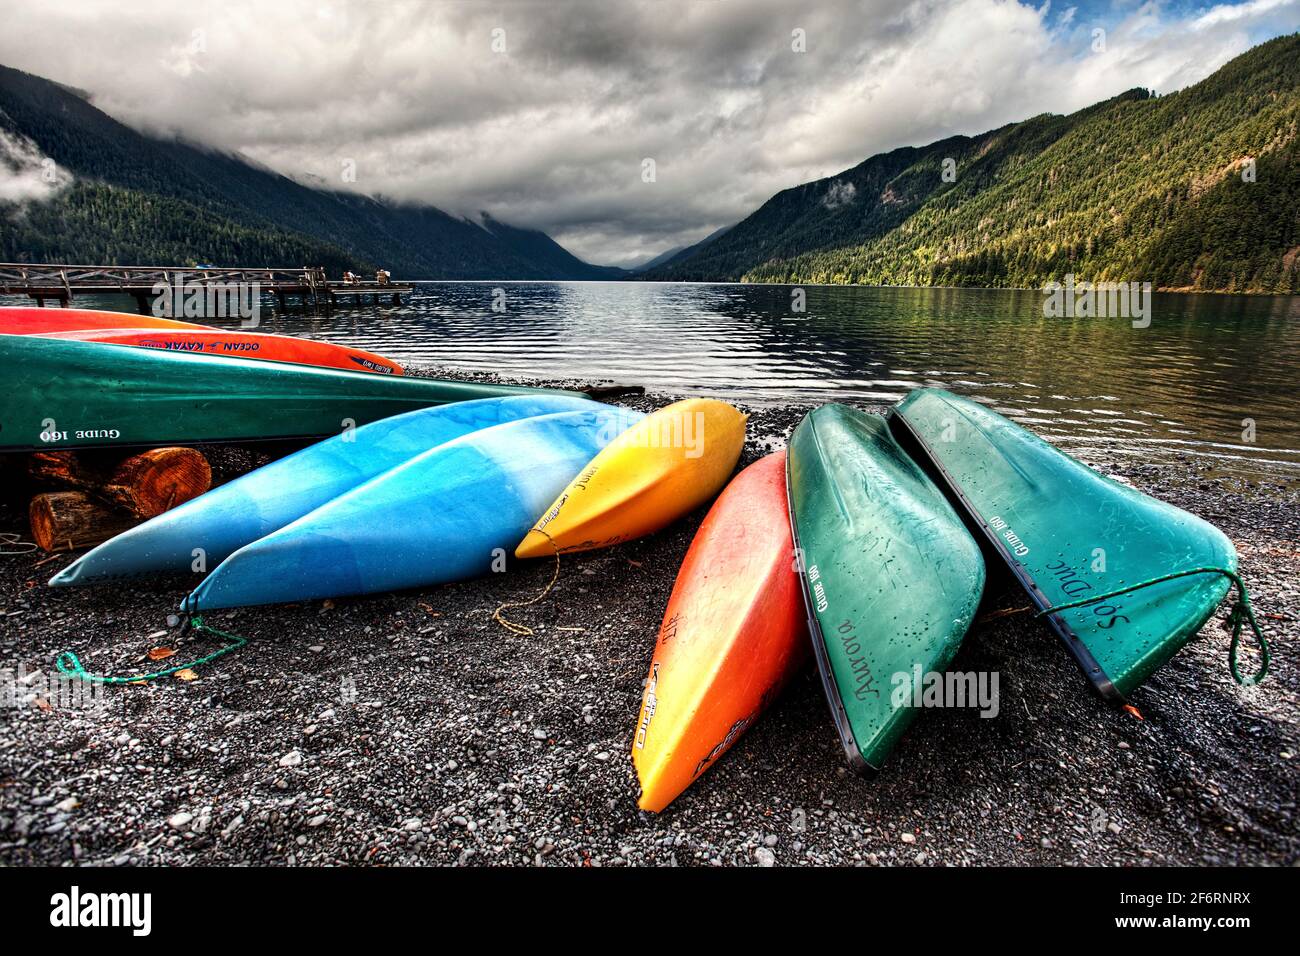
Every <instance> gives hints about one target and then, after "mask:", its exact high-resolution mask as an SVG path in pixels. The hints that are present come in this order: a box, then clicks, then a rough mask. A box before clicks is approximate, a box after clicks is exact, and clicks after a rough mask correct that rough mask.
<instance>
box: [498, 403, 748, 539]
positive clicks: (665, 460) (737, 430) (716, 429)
mask: <svg viewBox="0 0 1300 956" xmlns="http://www.w3.org/2000/svg"><path fill="white" fill-rule="evenodd" d="M744 444H745V416H744V415H743V414H741V413H740V412H739V411H737V410H736V409H735V408H733V407H732V406H730V405H728V404H727V403H726V402H719V401H715V400H713V399H698V398H697V399H688V400H686V401H683V402H675V403H674V404H672V405H669V406H668V407H666V408H661V409H659V410H658V411H656V412H653V413H651V414H650V415H647V416H646V417H645V419H644V420H643V421H641V422H640V423H639V424H637V425H635V426H633V427H632V428H629V429H628V430H627V431H626V432H625V433H624V434H622V435H620V436H619V438H618V439H617V440H616V441H615V442H613V443H612V444H611V445H610V446H609V447H608V448H606V449H604V450H603V451H602V452H601V453H600V454H599V455H597V456H596V457H595V458H594V459H593V460H592V461H591V462H590V464H588V465H587V467H585V468H583V469H582V471H581V473H580V474H579V475H578V476H577V477H575V478H574V480H573V481H572V483H570V484H569V486H568V487H567V488H565V489H563V491H562V492H561V493H560V494H559V496H558V497H557V498H556V499H555V501H554V502H552V503H551V504H550V507H548V508H546V509H545V511H544V512H538V514H537V515H535V516H534V517H535V518H536V519H537V520H536V522H535V523H534V525H533V527H532V529H531V530H530V531H529V532H528V535H527V536H526V537H525V538H524V539H523V540H522V541H521V542H519V546H518V548H517V549H516V552H515V553H516V555H517V556H518V557H521V558H539V557H548V556H550V555H552V554H554V553H556V552H557V551H558V552H560V553H568V552H572V551H589V550H592V549H593V548H605V547H610V546H612V545H616V544H621V543H623V542H625V541H632V540H634V539H636V538H639V537H642V536H643V535H647V534H650V533H652V532H654V531H658V530H659V529H660V528H663V527H665V526H667V525H669V524H671V523H672V522H674V521H676V520H677V519H678V518H680V517H682V516H683V515H685V514H688V513H689V512H691V511H693V510H694V509H696V508H698V507H700V506H701V505H703V504H705V503H706V502H708V501H709V500H710V499H711V498H713V496H714V495H716V494H717V493H718V492H719V491H721V490H722V487H723V485H725V484H726V483H727V479H728V478H730V477H731V473H732V472H733V471H734V470H735V468H736V462H737V461H738V460H739V459H740V452H741V449H742V448H743V447H744Z"/></svg>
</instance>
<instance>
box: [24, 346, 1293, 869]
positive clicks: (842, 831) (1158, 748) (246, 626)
mask: <svg viewBox="0 0 1300 956" xmlns="http://www.w3.org/2000/svg"><path fill="white" fill-rule="evenodd" d="M420 371H421V372H423V373H428V372H434V373H437V374H442V375H447V377H456V378H468V379H477V380H494V381H507V382H512V383H516V384H534V383H533V382H531V381H529V380H526V379H519V378H513V377H505V376H473V375H466V374H464V373H452V374H450V375H448V374H447V372H446V370H441V369H421V370H420ZM545 384H572V383H562V382H555V381H548V382H546V383H545ZM674 398H675V396H665V395H650V396H645V397H636V398H628V399H619V400H617V402H616V404H624V405H628V406H629V407H633V408H640V409H643V410H644V409H648V408H651V407H659V406H660V405H663V404H666V403H667V402H668V401H671V400H673V399H674ZM737 404H738V405H739V406H740V407H741V408H742V409H743V410H745V411H748V412H750V414H751V418H750V426H749V429H750V430H749V440H748V442H747V444H746V448H745V452H744V455H743V457H742V459H741V466H742V467H743V466H744V465H746V464H748V463H750V462H752V461H753V460H755V459H756V458H758V457H761V456H762V455H764V454H767V453H769V452H771V451H773V450H776V449H777V448H780V447H784V444H785V440H786V438H787V437H788V434H789V432H790V430H791V429H792V428H793V427H794V425H795V424H796V423H797V422H798V421H799V419H800V418H801V417H802V415H803V414H804V412H806V411H807V409H808V407H809V406H804V405H787V406H783V407H771V406H758V405H755V406H749V405H744V404H741V403H737ZM858 407H863V408H866V409H868V410H872V411H877V412H879V411H883V408H884V406H882V405H870V404H867V405H859V406H858ZM255 454H256V453H248V452H241V451H236V450H227V451H224V452H222V453H220V454H219V455H218V456H216V457H217V461H216V465H217V471H218V474H222V475H224V476H225V477H227V478H228V477H231V476H233V474H234V473H237V471H238V470H239V469H241V468H246V467H248V466H249V465H250V464H251V463H252V461H253V460H254V457H255ZM1097 459H1098V460H1096V461H1093V462H1092V464H1094V466H1097V467H1098V468H1099V470H1102V471H1104V472H1105V473H1107V474H1112V475H1115V476H1118V477H1120V478H1122V479H1123V480H1126V481H1128V482H1130V483H1132V484H1134V485H1135V486H1136V487H1138V488H1139V489H1141V490H1143V491H1146V492H1148V493H1150V494H1153V495H1155V496H1157V497H1160V498H1163V499H1164V500H1167V501H1170V502H1171V503H1173V504H1175V505H1178V506H1179V507H1183V508H1185V509H1187V510H1189V511H1192V512H1194V513H1196V514H1199V515H1200V516H1202V517H1204V518H1206V519H1207V520H1210V521H1212V522H1214V523H1215V524H1217V525H1218V526H1219V527H1220V528H1221V529H1222V530H1223V531H1224V532H1225V533H1227V534H1228V536H1229V537H1230V538H1231V539H1232V540H1233V542H1234V544H1235V545H1236V547H1237V549H1238V551H1239V553H1240V557H1241V566H1242V572H1243V576H1244V577H1245V579H1246V582H1247V585H1248V586H1249V587H1250V588H1251V593H1252V597H1253V601H1254V604H1255V606H1256V609H1257V611H1258V612H1259V613H1260V614H1262V615H1280V616H1282V617H1284V618H1286V620H1277V619H1272V618H1266V620H1265V621H1264V623H1265V627H1266V630H1267V632H1268V634H1269V636H1270V638H1271V640H1272V643H1273V648H1274V671H1273V674H1272V675H1271V676H1270V677H1269V679H1268V680H1267V681H1266V682H1265V683H1264V684H1262V685H1260V686H1259V687H1257V688H1253V689H1243V688H1240V687H1238V686H1236V685H1235V684H1234V683H1233V682H1232V679H1231V677H1230V676H1229V675H1228V673H1227V666H1226V654H1227V642H1228V635H1227V632H1226V631H1225V630H1223V629H1222V628H1221V626H1220V624H1219V623H1218V622H1221V621H1222V620H1223V619H1224V618H1225V617H1226V614H1227V610H1228V608H1227V605H1226V604H1224V605H1222V606H1221V607H1220V609H1219V611H1217V612H1216V614H1215V615H1214V617H1213V618H1211V621H1210V623H1208V624H1207V625H1206V626H1205V628H1203V630H1202V632H1201V635H1200V636H1199V637H1198V638H1196V639H1194V640H1193V641H1192V642H1191V643H1190V644H1189V645H1188V646H1187V647H1185V648H1184V649H1183V650H1182V651H1180V652H1179V653H1178V654H1177V655H1176V656H1175V657H1174V658H1173V660H1171V661H1170V663H1169V664H1167V665H1166V666H1165V667H1164V668H1162V669H1161V670H1160V671H1158V672H1157V673H1156V674H1155V675H1154V676H1153V677H1152V678H1151V679H1150V680H1149V681H1148V683H1147V684H1146V685H1145V686H1144V687H1143V688H1141V689H1140V690H1139V691H1138V692H1137V693H1136V694H1135V695H1134V699H1133V703H1134V704H1135V705H1136V706H1137V708H1138V709H1139V710H1140V711H1141V714H1142V719H1140V720H1139V719H1137V718H1135V717H1133V716H1131V715H1129V714H1127V713H1125V712H1124V711H1121V710H1115V709H1113V708H1111V707H1109V706H1108V705H1106V704H1104V703H1103V702H1102V701H1101V700H1100V699H1099V698H1098V697H1096V695H1095V694H1093V693H1092V692H1091V691H1090V690H1089V688H1088V687H1087V685H1086V681H1085V680H1084V678H1083V676H1082V675H1081V674H1079V673H1078V671H1077V669H1076V667H1075V665H1074V663H1073V661H1072V660H1071V659H1070V657H1069V655H1068V653H1067V652H1066V651H1065V649H1064V648H1062V647H1060V646H1059V645H1058V643H1057V642H1056V639H1055V638H1054V637H1052V636H1051V634H1050V633H1049V632H1048V631H1047V629H1046V628H1045V627H1040V626H1038V625H1036V624H1035V623H1034V622H1033V621H1032V620H1030V619H1028V616H1027V615H1012V616H1007V617H1002V618H996V619H992V620H987V619H985V620H977V622H976V624H975V625H974V626H973V627H972V629H971V632H970V633H969V634H968V635H967V637H966V640H965V642H964V644H963V646H962V648H961V650H960V651H959V652H958V655H957V657H956V659H955V660H954V662H953V665H952V667H953V669H957V670H994V671H997V672H999V674H1000V675H1001V692H1002V699H1001V707H1000V713H999V715H998V716H997V717H995V718H992V719H982V718H980V717H979V716H978V713H977V712H975V711H973V710H969V711H927V712H925V713H923V714H921V715H918V718H917V720H916V721H915V722H914V723H913V725H912V727H911V728H910V729H909V730H908V732H907V734H906V735H905V737H904V738H903V740H902V741H901V743H900V744H899V746H898V748H897V750H896V751H895V753H894V754H893V755H892V757H891V759H890V761H889V763H888V764H887V765H886V767H885V768H884V770H882V771H881V772H879V773H877V774H875V775H873V776H872V777H869V778H860V777H857V776H855V775H854V774H852V772H851V771H850V770H849V768H848V766H847V764H846V763H845V761H844V759H843V755H842V752H841V749H840V745H839V742H838V739H837V737H836V734H835V731H834V729H833V727H832V725H831V722H830V717H829V713H828V711H827V707H826V703H825V700H824V698H823V696H822V691H821V688H820V687H819V686H818V681H817V676H816V673H815V671H814V670H813V669H811V667H810V668H808V669H805V671H804V672H803V673H802V674H801V675H800V676H799V677H798V678H796V679H795V680H794V681H793V682H792V685H791V686H790V687H788V688H787V689H786V691H785V693H784V694H783V695H782V697H781V698H780V699H779V700H778V701H777V702H776V704H775V705H774V707H773V708H772V710H771V711H769V712H768V713H767V714H766V715H765V716H763V717H762V718H760V719H759V720H758V721H757V722H756V724H755V726H754V727H753V728H752V729H751V730H749V731H748V732H747V733H746V734H744V735H743V736H742V737H741V739H740V740H739V742H738V743H737V744H736V746H735V747H733V748H732V750H731V751H730V752H729V753H728V754H727V755H726V756H724V757H723V758H722V759H721V760H720V761H719V762H718V764H717V765H716V766H715V767H713V768H711V769H710V770H709V771H708V772H707V773H706V774H705V775H704V776H703V777H701V778H700V780H698V781H696V783H695V784H694V785H692V786H691V787H690V788H689V789H688V790H687V791H686V792H685V793H684V794H683V795H682V796H681V797H679V798H678V799H677V800H676V801H675V802H674V803H673V804H672V805H671V806H670V807H669V808H668V809H667V810H666V811H665V812H664V813H662V814H659V815H651V814H646V813H642V812H640V811H638V810H637V808H636V795H637V788H636V778H635V773H634V772H633V770H632V765H631V758H630V754H629V750H630V745H631V738H632V733H633V730H634V723H635V720H636V716H637V713H638V710H639V704H640V698H641V688H642V682H643V680H644V679H645V676H646V671H647V669H648V667H649V661H650V656H651V653H652V651H653V644H654V640H655V635H656V633H657V629H658V626H659V623H660V619H661V616H662V612H663V608H664V605H665V604H666V603H667V600H668V595H669V592H670V590H671V587H672V583H673V580H674V578H675V576H676V572H677V568H678V565H679V563H680V560H681V558H682V556H683V555H684V553H685V551H686V548H687V547H688V546H689V544H690V540H691V537H692V535H693V534H694V530H695V528H696V527H697V526H698V524H699V521H700V520H701V519H702V517H703V514H704V512H705V510H707V509H701V510H700V511H698V512H696V513H695V514H693V515H691V516H690V517H689V518H688V519H685V520H683V521H680V522H678V523H677V524H675V525H673V526H671V527H670V528H668V529H666V530H665V531H662V532H660V533H658V534H655V535H652V536H650V537H648V538H645V539H641V540H639V541H634V542H630V543H628V544H625V545H622V546H619V547H616V548H611V549H607V550H603V551H596V552H591V553H589V554H585V555H581V556H572V557H567V558H565V559H564V560H563V561H562V563H561V568H560V575H559V579H558V581H557V583H556V585H555V588H554V589H553V590H552V592H551V593H550V594H549V595H548V596H547V597H546V598H545V599H544V600H543V601H541V602H540V603H538V604H537V605H534V606H532V607H529V608H516V609H513V610H512V611H511V612H510V613H511V617H512V619H514V620H517V621H519V622H520V623H524V624H527V625H529V626H531V627H532V628H534V630H535V634H534V635H533V636H532V637H520V636H517V635H514V634H511V633H509V632H508V631H506V630H505V629H504V628H502V627H501V626H500V625H498V624H497V623H496V622H494V621H493V620H492V612H493V610H494V609H495V608H496V607H497V606H498V605H499V604H500V603H502V602H503V601H519V600H527V599H528V598H530V597H532V596H534V595H535V594H537V593H538V592H539V591H540V590H541V589H542V587H543V586H544V585H545V584H546V582H547V580H549V578H550V575H551V571H552V568H553V565H552V564H551V563H550V562H549V561H538V562H512V567H511V569H510V572H509V573H508V574H506V575H501V576H495V575H494V576H491V577H489V578H480V579H476V580H472V581H466V582H461V583H457V584H451V585H445V586H440V587H435V588H426V589H420V590H416V591H405V592H399V593H395V594H384V595H376V596H372V597H365V598H342V599H338V600H336V601H333V602H320V601H313V602H305V603H302V604H295V605H280V606H275V607H267V608H248V609H241V610H238V611H232V612H218V613H216V614H213V615H210V622H211V623H212V624H214V626H217V627H220V628H222V629H224V630H230V631H233V632H234V633H237V634H240V635H244V636H247V637H249V638H250V639H251V640H250V644H249V645H248V646H247V647H245V648H243V649H242V650H240V651H237V652H235V653H232V654H229V655H227V656H225V657H223V658H221V659H220V660H218V661H216V662H214V663H212V664H209V665H206V666H204V667H203V668H201V669H200V679H198V680H196V681H193V682H189V683H186V682H183V681H178V680H173V679H168V680H163V681H159V682H155V683H153V684H150V685H144V686H129V687H121V688H110V689H109V704H108V706H107V708H106V710H105V711H104V712H103V713H100V714H96V715H78V714H74V713H70V712H67V711H63V710H60V709H58V708H53V709H51V710H48V711H47V710H43V709H41V708H40V707H35V706H29V707H23V708H18V709H0V864H10V865H12V864H32V863H40V864H60V863H70V862H80V863H101V864H127V863H131V864H178V863H193V864H233V863H257V864H272V865H275V864H286V863H298V864H328V863H346V864H389V865H392V864H417V863H424V864H458V863H459V864H479V865H482V864H537V863H541V864H555V865H629V864H642V865H675V864H680V865H720V864H739V865H768V864H770V863H773V862H774V863H776V864H777V865H792V864H836V865H841V864H855V863H866V864H875V863H879V864H922V865H946V864H956V865H962V864H1012V865H1015V864H1030V865H1032V864H1040V865H1041V864H1049V865H1050V864H1092V865H1098V864H1114V865H1144V864H1175V865H1190V864H1202V863H1237V864H1281V865H1286V864H1292V863H1295V862H1296V861H1297V859H1300V827H1297V826H1296V820H1295V814H1296V807H1295V796H1294V794H1295V784H1296V777H1297V763H1296V759H1297V758H1296V754H1297V753H1300V749H1298V748H1300V727H1298V726H1297V718H1296V716H1295V715H1296V714H1297V712H1300V711H1298V709H1297V702H1298V701H1300V688H1298V686H1297V673H1296V666H1295V655H1294V653H1293V652H1292V650H1291V649H1292V648H1293V647H1294V646H1295V641H1296V638H1297V637H1298V636H1300V625H1297V621H1300V583H1298V582H1300V507H1297V505H1300V492H1297V490H1296V489H1295V488H1294V487H1283V486H1282V485H1280V484H1279V485H1277V486H1276V487H1273V486H1272V485H1270V484H1267V483H1258V482H1254V483H1252V482H1249V481H1246V480H1242V479H1237V478H1232V477H1216V476H1215V475H1214V467H1213V463H1212V462H1209V461H1199V460H1198V459H1196V458H1195V457H1194V456H1190V455H1183V456H1175V457H1174V458H1173V459H1172V460H1171V461H1169V462H1162V463H1160V464H1152V463H1143V462H1141V461H1131V460H1125V459H1122V458H1112V459H1111V460H1109V461H1107V460H1106V453H1105V451H1104V450H1099V451H1098V455H1097ZM0 531H22V532H24V533H25V532H26V528H25V511H24V509H22V508H20V507H15V502H13V501H5V502H3V503H2V504H0ZM47 557H48V556H47V555H44V554H41V553H35V554H30V555H13V556H6V557H4V558H3V559H0V615H4V616H3V617H0V620H3V621H4V622H5V624H4V627H3V629H0V668H3V667H16V666H18V665H19V664H22V665H24V666H25V667H26V668H27V669H28V671H31V670H32V668H33V666H36V667H39V668H40V669H41V670H43V671H48V670H49V669H50V668H51V667H52V663H53V657H54V655H55V654H56V653H58V652H59V651H62V650H67V649H71V650H75V651H76V652H77V653H78V654H80V655H81V656H82V658H83V660H84V661H85V663H86V666H87V668H88V669H90V670H99V671H114V672H120V671H121V670H123V669H124V668H126V667H128V666H135V664H136V662H138V661H140V660H141V659H142V658H143V653H144V651H145V650H146V649H147V648H148V647H150V646H151V645H152V644H157V643H168V644H169V645H170V646H173V647H176V648H177V650H178V657H182V656H186V655H191V654H192V655H194V656H198V655H199V654H201V653H206V652H207V650H209V649H210V648H211V646H212V645H211V644H210V642H203V641H197V640H196V639H195V638H194V637H193V636H190V637H188V638H187V639H186V640H185V642H184V643H183V644H177V643H176V642H175V640H174V638H175V632H170V633H169V634H167V636H165V637H161V636H158V637H154V638H153V639H152V641H151V640H150V638H149V636H150V635H156V633H157V632H158V631H160V630H162V629H163V628H164V627H165V625H164V623H163V620H164V618H165V616H166V614H167V613H169V612H170V611H171V609H172V608H173V607H174V606H175V603H176V600H175V599H176V596H177V595H179V594H181V593H183V590H184V589H185V588H186V585H187V579H186V578H185V577H184V576H176V577H175V579H158V580H145V581H141V582H138V583H137V582H129V583H128V584H125V585H122V586H114V587H112V588H66V589H50V588H47V587H45V586H44V583H43V582H44V581H45V580H46V579H48V577H49V576H51V575H52V574H53V573H54V572H55V571H57V570H58V569H59V568H61V567H62V566H64V565H65V564H67V563H68V562H69V561H70V560H71V555H60V556H59V557H58V558H56V559H55V560H52V561H49V562H48V563H43V564H42V566H41V567H39V568H37V567H36V564H37V563H38V562H42V561H44V560H45V559H46V558H47ZM989 570H990V575H989V583H988V586H987V588H986V592H985V598H984V602H983V604H982V606H981V615H982V616H983V615H987V614H988V612H990V611H993V610H998V609H1006V608H1014V607H1020V606H1023V604H1024V603H1026V602H1025V600H1024V599H1023V597H1022V595H1021V594H1020V593H1019V592H1018V590H1017V589H1016V588H1015V586H1014V585H1013V584H1012V583H1011V582H1010V580H1009V576H1008V575H1006V574H1005V573H1004V572H1001V571H1000V570H995V569H994V568H993V567H990V569H989ZM1247 653H1248V652H1247ZM350 688H351V689H350ZM1284 755H1286V756H1284Z"/></svg>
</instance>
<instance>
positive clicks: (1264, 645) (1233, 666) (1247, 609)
mask: <svg viewBox="0 0 1300 956" xmlns="http://www.w3.org/2000/svg"><path fill="white" fill-rule="evenodd" d="M1192 574H1222V575H1223V576H1224V577H1226V578H1228V579H1229V580H1230V581H1232V583H1233V584H1234V585H1236V587H1237V603H1236V604H1234V605H1233V606H1232V611H1231V613H1230V614H1229V615H1228V622H1229V623H1230V624H1231V625H1232V645H1231V646H1230V647H1229V649H1228V669H1229V670H1230V671H1231V672H1232V679H1233V680H1235V681H1236V682H1237V683H1238V684H1240V685H1241V686H1242V687H1253V686H1254V685H1255V684H1258V683H1259V682H1260V681H1262V680H1263V679H1264V678H1265V677H1267V676H1268V666H1269V662H1270V660H1271V655H1270V652H1269V647H1268V639H1267V638H1266V637H1264V629H1263V628H1262V627H1260V626H1259V621H1257V620H1255V610H1254V608H1252V607H1251V606H1250V594H1248V593H1247V591H1246V585H1245V584H1244V583H1243V582H1242V580H1241V578H1240V576H1238V575H1237V574H1235V573H1233V572H1232V571H1227V570H1224V569H1223V568H1192V569H1191V570H1188V571H1175V572H1174V573H1173V574H1162V575H1161V576H1160V577H1158V578H1151V579H1150V580H1147V581H1140V582H1139V583H1137V584H1130V585H1129V586H1128V587H1125V588H1117V589H1116V590H1114V591H1107V592H1106V593H1105V594H1098V595H1095V596H1093V597H1088V598H1084V599H1082V600H1079V601H1071V602H1070V603H1069V604H1057V605H1056V606H1055V607H1046V608H1043V609H1042V610H1041V611H1039V612H1038V613H1037V614H1035V615H1034V617H1042V616H1043V615H1044V614H1056V613H1057V612H1059V611H1068V610H1070V609H1071V608H1076V607H1086V606H1087V605H1089V604H1096V603H1097V602H1098V601H1105V600H1107V599H1108V598H1113V597H1117V596H1118V595H1120V594H1128V593H1129V592H1130V591H1137V590H1139V589H1141V588H1147V587H1150V586H1151V585H1153V584H1161V583H1163V582H1165V581H1172V580H1174V579H1175V578H1185V577H1188V576H1189V575H1192ZM1247 623H1249V624H1250V629H1251V630H1252V631H1254V632H1255V638H1256V640H1258V641H1259V656H1260V664H1259V670H1258V671H1256V672H1255V673H1254V675H1252V676H1251V677H1242V676H1241V671H1240V669H1239V668H1238V666H1237V650H1238V648H1239V647H1240V646H1241V630H1242V627H1243V626H1244V625H1245V624H1247Z"/></svg>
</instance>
